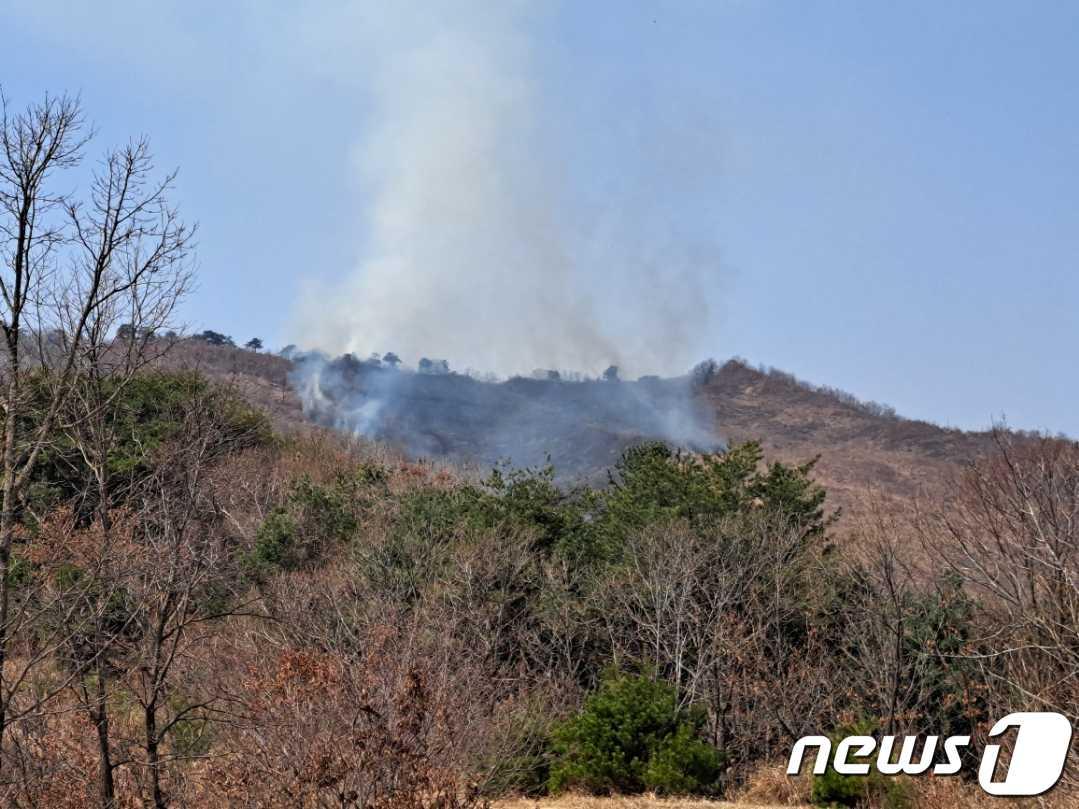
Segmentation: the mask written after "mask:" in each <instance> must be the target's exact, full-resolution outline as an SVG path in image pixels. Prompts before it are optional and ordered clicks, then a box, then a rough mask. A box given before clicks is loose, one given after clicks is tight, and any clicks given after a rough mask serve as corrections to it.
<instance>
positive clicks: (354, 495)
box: [247, 467, 372, 575]
mask: <svg viewBox="0 0 1079 809" xmlns="http://www.w3.org/2000/svg"><path fill="white" fill-rule="evenodd" d="M371 480H372V477H371V473H370V471H369V470H368V469H367V468H366V467H361V469H360V471H359V473H358V474H357V475H356V476H354V477H349V476H346V475H341V476H339V477H338V478H337V480H335V481H334V482H333V483H332V484H330V485H328V486H322V485H319V484H317V483H315V482H314V481H312V480H311V478H310V477H309V476H307V475H304V476H303V477H301V478H300V479H299V480H297V481H296V482H295V483H294V484H293V486H292V491H291V492H290V493H289V495H288V497H287V498H286V500H285V502H284V503H283V504H281V505H279V506H278V507H277V508H275V509H274V510H273V511H272V512H270V514H269V515H268V516H267V517H266V519H265V520H264V521H263V523H262V525H260V526H259V529H258V532H257V533H256V535H255V546H254V548H252V550H251V553H250V554H249V556H248V559H247V562H248V566H249V567H250V568H251V569H252V571H253V572H254V573H255V574H256V575H262V574H266V573H268V572H270V571H272V570H274V569H284V570H294V569H296V568H299V567H302V566H303V565H304V564H305V563H307V562H308V561H311V560H313V559H317V558H318V557H319V556H320V555H321V553H322V551H323V550H324V549H325V548H327V547H330V546H332V545H334V544H337V543H340V542H343V541H345V540H346V539H348V538H349V537H351V536H352V535H353V534H354V533H355V531H356V529H357V528H358V526H359V520H358V516H357V512H358V511H359V510H360V509H361V508H362V507H363V504H364V500H363V498H362V497H361V496H360V492H359V489H360V487H362V486H364V485H368V484H369V482H370V481H371Z"/></svg>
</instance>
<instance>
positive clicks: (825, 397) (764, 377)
mask: <svg viewBox="0 0 1079 809" xmlns="http://www.w3.org/2000/svg"><path fill="white" fill-rule="evenodd" d="M166 362H167V364H168V365H169V366H170V367H193V368H198V369H200V370H201V371H203V372H204V373H206V374H208V375H210V376H212V377H214V378H217V379H221V380H224V381H227V382H230V383H231V384H234V385H236V386H237V388H238V389H239V390H240V391H241V392H242V393H243V395H244V396H245V397H246V398H248V399H249V400H250V401H251V402H252V403H253V404H255V405H257V406H259V407H260V408H262V409H264V410H265V411H266V412H267V413H269V414H270V416H271V418H272V419H273V421H274V423H275V425H276V426H277V427H278V428H279V429H284V430H292V429H296V428H297V427H301V426H304V425H307V424H309V423H310V422H309V420H308V419H307V418H305V416H304V412H303V407H302V405H301V401H300V398H299V397H298V395H297V393H296V391H295V390H294V389H293V388H292V386H291V385H290V384H289V374H290V371H291V369H292V367H293V366H292V363H291V362H290V361H289V360H287V359H284V358H282V357H279V356H276V355H272V354H256V353H253V352H250V351H245V350H242V349H237V348H229V347H216V346H211V345H207V344H206V343H202V342H199V341H196V340H184V341H182V342H180V343H178V344H177V346H176V347H175V350H174V351H173V352H172V353H171V354H170V355H169V356H168V359H167V361H166ZM454 380H459V381H458V382H457V384H456V385H451V384H450V383H451V382H453V381H454ZM674 383H675V380H662V381H653V382H650V383H645V384H648V385H651V386H652V387H653V388H655V386H657V385H659V386H660V390H663V388H662V386H663V385H672V384H674ZM428 384H429V385H430V386H431V388H432V389H433V388H435V387H436V386H441V387H440V388H439V389H440V390H445V389H446V388H447V387H451V388H453V389H454V390H458V389H460V390H461V391H464V393H459V395H457V396H456V397H455V398H454V399H453V400H452V404H453V406H454V412H446V411H445V410H443V411H442V413H441V415H439V416H438V418H440V419H442V421H441V423H442V424H444V425H445V427H444V428H443V430H442V433H441V434H440V435H439V436H437V438H438V441H437V442H436V441H434V439H433V438H432V437H431V436H427V437H426V439H425V443H424V446H426V447H428V450H427V452H422V451H421V453H420V454H428V455H435V456H444V457H446V458H447V459H449V460H452V461H454V462H456V463H458V464H460V465H463V466H469V465H472V466H475V467H477V468H478V469H480V470H482V469H483V468H485V467H486V466H488V465H490V464H492V463H494V462H496V461H497V460H498V458H499V457H504V454H502V455H500V454H498V453H497V452H493V451H490V452H488V451H481V452H477V451H475V447H474V445H473V446H470V444H469V442H470V440H472V441H474V438H470V435H469V431H470V430H471V431H473V432H475V431H480V430H483V429H484V425H485V423H487V422H485V421H484V418H485V415H487V414H485V413H483V412H482V411H475V394H474V390H473V389H474V388H477V387H479V388H485V387H490V386H489V385H486V384H484V383H479V382H475V381H473V380H468V379H467V378H464V377H453V376H451V377H450V378H448V379H447V378H443V379H441V380H439V379H438V378H433V379H431V380H430V381H429V383H428ZM623 384H626V385H634V384H639V383H623ZM575 385H579V386H581V387H579V388H576V390H578V391H579V392H577V393H573V394H572V395H571V396H567V401H568V404H566V405H565V406H564V407H563V408H562V412H561V415H560V417H559V418H558V419H557V420H554V421H549V422H548V424H549V425H550V426H549V429H550V434H551V436H552V438H551V442H550V445H549V446H547V445H545V444H544V442H543V440H542V439H543V436H542V435H541V433H542V429H540V432H537V428H536V422H535V421H534V420H532V419H530V420H528V421H527V422H526V423H524V426H523V428H522V430H523V433H524V435H525V440H526V441H527V445H528V448H529V451H528V455H527V456H526V461H527V462H528V463H530V464H535V463H537V462H541V461H542V459H543V457H544V453H545V452H547V451H550V452H551V453H552V455H554V456H555V459H556V461H558V460H561V464H560V466H562V467H564V469H563V471H565V469H568V470H569V471H570V473H571V475H572V476H573V477H574V478H576V479H587V480H591V481H592V482H596V481H598V480H601V479H603V478H604V477H605V470H606V469H607V468H608V467H609V466H610V465H611V464H612V463H613V462H614V461H615V460H617V458H618V456H619V455H620V454H621V452H622V450H623V449H625V447H627V446H629V445H631V444H633V443H635V442H637V441H640V440H643V439H646V438H648V437H651V436H649V435H648V434H646V433H645V432H642V431H640V430H636V431H635V430H633V429H629V428H627V427H626V423H625V421H624V420H623V421H619V420H618V413H616V411H615V410H614V409H613V408H608V409H606V410H603V409H598V410H597V409H596V406H595V404H594V400H595V396H594V395H592V394H590V393H586V391H589V390H594V389H595V387H596V386H599V383H596V385H593V387H592V388H591V389H589V388H588V387H587V385H588V383H568V384H566V385H564V386H563V387H564V388H567V389H570V390H574V389H575V388H574V386H575ZM544 387H545V385H544V383H542V382H539V381H536V380H525V379H519V380H512V381H511V382H509V383H505V384H504V385H502V386H499V388H500V391H499V393H498V396H499V398H498V399H497V401H496V404H497V409H498V410H500V411H503V410H505V409H506V408H508V407H511V406H517V405H516V404H514V403H515V402H517V401H518V400H519V399H520V398H521V397H522V396H524V395H529V396H537V397H538V394H536V393H535V392H534V391H535V390H538V389H542V388H544ZM522 391H525V393H522ZM693 391H694V394H693V396H694V406H695V407H696V408H699V409H701V410H703V411H705V412H706V413H707V415H708V418H709V419H710V420H712V421H713V424H714V425H715V429H716V430H717V432H718V434H719V436H720V437H722V438H723V439H725V440H727V441H729V442H731V443H738V442H741V441H746V440H751V439H755V440H759V441H761V443H762V444H763V446H764V449H765V450H766V452H767V454H768V456H769V457H775V458H778V459H781V460H784V461H788V462H797V461H804V460H808V459H810V458H813V457H816V456H820V461H819V464H818V466H817V477H818V478H819V479H820V480H821V482H822V483H824V485H825V486H826V488H827V489H828V491H829V495H830V500H831V502H832V503H833V505H838V506H841V507H843V509H844V510H845V511H847V512H848V513H851V512H853V513H855V514H856V513H858V512H859V510H860V509H861V508H862V507H863V501H864V498H865V496H866V495H867V494H870V493H871V494H873V495H874V496H875V497H876V498H877V500H878V501H881V500H882V501H883V502H885V503H891V504H893V505H895V506H901V505H902V504H904V503H907V502H909V501H910V499H911V498H912V497H914V496H915V495H917V494H918V493H919V491H922V490H925V489H932V490H935V489H937V488H939V486H940V485H941V484H942V482H943V481H944V480H945V479H946V478H947V477H948V475H949V474H950V473H952V472H954V471H955V470H956V469H957V468H958V467H959V466H961V465H962V464H964V463H967V462H969V461H971V460H973V459H974V458H976V457H978V456H979V455H981V454H983V453H985V452H986V451H988V450H989V449H990V448H991V443H992V438H991V435H990V434H989V433H984V432H964V431H962V430H955V429H947V428H943V427H940V426H937V425H934V424H930V423H928V422H924V421H915V420H910V419H905V418H902V417H900V416H897V415H895V414H893V413H892V412H890V411H889V410H888V409H887V408H884V407H881V406H878V405H872V404H865V403H861V402H858V401H857V400H855V399H853V397H850V396H849V395H846V394H843V393H842V392H840V391H835V390H830V389H826V388H816V387H814V386H811V385H809V384H806V383H804V382H800V381H798V380H796V379H795V378H794V377H792V376H790V375H789V374H784V373H781V372H777V371H766V370H762V369H757V368H753V367H751V366H749V365H748V364H746V363H744V362H741V361H738V360H731V361H728V362H727V363H725V364H724V365H722V366H720V367H718V368H717V369H716V371H715V372H714V373H713V374H712V375H711V376H710V377H708V378H707V380H706V381H704V382H703V383H702V384H700V385H697V386H695V387H693ZM415 398H416V399H417V400H418V395H417V397H415ZM428 404H429V403H428ZM469 408H472V410H470V409H469ZM552 409H553V408H552V406H546V407H545V409H544V412H545V413H550V412H551V411H552ZM430 418H431V417H430V416H428V420H430ZM390 423H392V424H393V425H394V426H395V430H396V433H395V434H394V435H391V436H390V437H389V438H388V443H391V444H397V445H398V446H400V447H402V448H403V449H406V450H407V449H408V448H409V443H410V442H409V440H408V437H409V435H410V433H409V431H410V430H411V431H415V430H418V429H421V428H420V427H419V426H418V425H417V418H416V417H415V415H414V414H405V413H400V414H395V415H391V421H390ZM571 423H572V427H570V426H568V425H570V424H571ZM394 438H396V439H397V440H394ZM411 443H412V444H413V445H415V443H416V442H415V441H413V442H411ZM470 450H472V451H470Z"/></svg>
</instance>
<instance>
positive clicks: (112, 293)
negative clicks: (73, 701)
mask: <svg viewBox="0 0 1079 809" xmlns="http://www.w3.org/2000/svg"><path fill="white" fill-rule="evenodd" d="M90 134H91V133H90V132H89V131H88V130H87V128H86V127H85V126H84V123H83V116H82V112H81V109H80V104H79V101H78V100H77V99H74V98H70V97H67V96H61V97H59V98H53V97H46V98H45V99H44V100H43V101H42V102H40V103H37V104H34V105H31V106H30V107H29V108H27V110H26V111H25V112H22V113H19V114H11V113H9V110H8V106H7V103H6V100H4V103H3V121H2V131H0V151H2V154H0V234H2V235H3V245H2V249H3V252H4V266H3V269H2V273H3V274H2V277H0V295H2V300H0V329H2V332H3V337H4V340H3V346H4V352H5V357H4V367H3V368H2V370H0V375H2V384H0V406H2V407H3V410H4V421H3V424H4V428H3V429H4V432H3V455H2V469H3V482H2V504H0V671H2V673H0V742H2V740H3V736H4V733H5V731H6V730H7V727H8V724H9V722H10V720H11V716H10V705H11V700H12V698H13V693H14V692H13V688H15V687H17V686H18V685H20V684H21V683H22V681H23V680H24V679H25V677H24V676H23V675H21V674H18V673H17V674H16V675H14V676H12V675H11V673H9V672H8V671H7V669H6V668H4V667H3V664H4V663H5V662H6V660H7V649H8V643H9V640H10V638H11V637H12V634H13V632H14V631H15V630H16V628H17V627H16V625H15V624H14V623H13V621H12V619H13V617H14V616H13V615H12V614H11V601H12V599H11V596H12V592H11V590H12V587H11V583H10V576H9V575H8V573H9V570H10V568H11V564H12V549H13V544H14V543H15V541H16V534H17V531H18V526H19V523H20V521H21V520H22V519H23V517H24V516H25V515H26V514H27V513H28V512H29V510H30V508H31V506H30V504H29V503H28V501H27V498H26V492H27V487H28V485H29V484H30V483H31V481H32V476H33V474H34V471H35V469H36V466H37V464H38V461H39V460H40V458H41V456H42V453H43V451H44V450H45V449H46V448H48V447H49V445H50V444H51V442H52V441H53V440H54V439H55V437H56V436H57V435H58V434H66V435H69V436H76V437H77V438H78V439H79V448H80V450H81V451H82V452H83V454H84V457H85V459H86V462H87V468H88V469H90V470H91V471H92V475H93V478H94V481H93V482H94V488H95V489H96V499H97V502H98V504H99V510H98V514H97V517H98V520H99V522H100V523H101V525H102V526H103V528H104V529H105V530H106V532H107V531H108V528H109V525H110V517H109V515H108V513H107V504H108V502H109V491H108V488H109V480H108V477H107V469H108V462H107V458H108V453H109V449H110V447H111V446H112V441H113V437H112V436H110V435H109V429H110V428H109V426H108V425H109V423H110V420H109V419H108V418H107V417H106V414H107V411H108V408H109V407H110V406H111V403H112V402H114V401H115V399H116V397H117V396H119V395H120V392H121V391H122V389H123V385H124V383H125V381H127V380H129V379H130V378H131V377H132V376H133V375H134V373H135V372H136V371H137V370H138V369H139V368H141V367H143V366H144V365H145V364H146V363H147V362H149V361H151V360H152V358H153V355H154V353H155V346H154V345H153V343H154V335H155V333H156V331H157V330H158V329H159V328H161V327H163V326H164V325H165V324H166V323H167V321H168V320H169V318H170V317H171V315H172V313H173V311H174V308H175V305H176V302H177V301H178V300H179V298H180V297H181V296H182V295H183V293H184V292H185V291H186V289H187V288H188V286H189V283H190V274H189V271H188V270H187V267H186V259H187V257H188V254H189V251H190V247H191V239H192V235H193V230H192V229H191V228H189V227H187V226H185V225H184V224H183V223H182V222H180V220H179V217H178V215H177V213H176V211H175V209H174V208H172V207H171V206H170V205H169V204H168V201H167V194H168V191H169V189H170V187H171V183H172V180H173V176H174V175H168V176H166V177H165V178H164V180H162V181H160V182H154V181H152V180H151V175H152V173H153V165H152V162H151V159H150V153H149V148H148V145H147V143H146V142H145V141H138V142H135V143H132V144H130V145H128V146H126V147H123V148H121V149H118V150H115V151H112V152H110V153H108V154H107V155H106V156H105V158H104V160H103V161H102V163H101V166H100V168H99V169H98V170H97V171H96V172H95V173H94V175H93V179H92V182H91V185H90V189H89V193H88V196H87V198H86V199H85V200H82V201H80V200H76V199H74V198H73V197H71V196H70V195H68V194H66V193H63V192H59V191H56V190H54V186H56V185H57V179H56V177H57V175H58V174H60V173H62V172H63V171H65V170H68V169H71V168H73V167H75V166H76V165H78V164H79V162H80V160H81V158H82V155H83V152H84V149H85V146H86V143H87V141H88V139H89V136H90ZM121 322H123V323H126V324H129V327H130V331H129V332H128V334H129V337H128V339H124V340H119V341H113V340H111V339H110V337H111V332H112V331H113V330H114V328H115V327H116V326H117V325H118V324H120V323H121ZM165 345H167V343H162V347H164V346H165ZM105 541H108V540H107V535H106V540H105ZM0 754H2V745H0ZM2 764H3V761H2V759H0V767H2ZM105 788H106V787H105V786H103V789H105ZM106 798H107V796H105V795H104V794H103V800H105V799H106Z"/></svg>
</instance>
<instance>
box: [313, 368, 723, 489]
mask: <svg viewBox="0 0 1079 809" xmlns="http://www.w3.org/2000/svg"><path fill="white" fill-rule="evenodd" d="M292 383H293V385H294V386H295V388H296V390H297V391H298V392H299V394H300V397H301V400H302V401H303V405H304V412H305V414H306V415H307V416H308V417H309V418H311V419H312V420H314V421H316V422H317V423H320V424H323V425H326V426H330V427H334V428H336V429H340V430H344V431H347V432H350V433H353V434H356V435H362V436H364V437H367V438H371V439H377V440H380V441H384V442H387V443H390V444H394V445H396V446H398V447H400V448H401V449H403V450H404V451H406V452H407V453H409V454H411V455H414V456H421V457H428V458H441V459H446V460H450V461H454V462H457V463H464V464H468V465H477V466H480V467H489V466H491V465H493V464H497V463H501V462H508V463H509V464H511V465H512V466H515V467H536V466H541V465H544V464H545V463H547V461H548V459H549V460H550V462H551V463H553V464H554V466H555V469H556V472H557V474H558V476H559V477H560V478H561V479H563V480H580V479H589V478H594V477H596V476H597V475H602V473H603V472H602V470H604V469H606V468H608V467H609V466H611V465H612V464H613V463H614V462H615V461H616V460H617V459H618V457H619V456H620V455H621V453H622V452H623V451H624V450H625V448H626V447H627V446H630V445H632V444H635V443H639V442H641V441H645V440H654V439H660V440H663V441H666V442H668V443H670V444H672V445H674V446H679V447H685V448H688V449H691V450H715V449H718V448H720V447H722V441H721V439H720V436H719V433H718V430H717V427H716V425H715V423H714V419H713V418H712V416H711V414H710V413H709V412H708V410H707V409H706V408H705V407H704V406H703V403H701V402H699V401H698V399H697V398H696V397H695V396H694V392H695V383H694V381H693V378H692V377H691V376H683V377H678V378H673V379H660V378H658V377H645V378H642V379H640V380H636V381H622V380H619V379H618V378H617V374H616V372H614V371H613V369H609V372H608V374H607V375H606V376H605V378H603V379H565V378H563V377H562V376H561V375H559V374H557V373H554V372H551V373H543V374H536V375H534V377H533V378H524V377H514V378H511V379H509V380H505V381H482V380H480V379H476V378H474V377H472V376H470V375H466V374H458V373H451V372H449V371H448V366H446V365H445V363H444V362H441V361H436V360H429V361H427V362H423V361H421V363H420V364H419V366H418V369H417V370H416V371H412V370H408V369H404V368H398V367H397V365H396V363H385V362H380V361H376V360H363V361H361V360H357V359H355V358H354V357H352V356H351V355H345V356H342V357H339V358H337V359H333V360H330V359H328V358H326V357H324V356H322V355H318V354H311V355H303V356H300V357H296V358H294V370H293V373H292Z"/></svg>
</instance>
